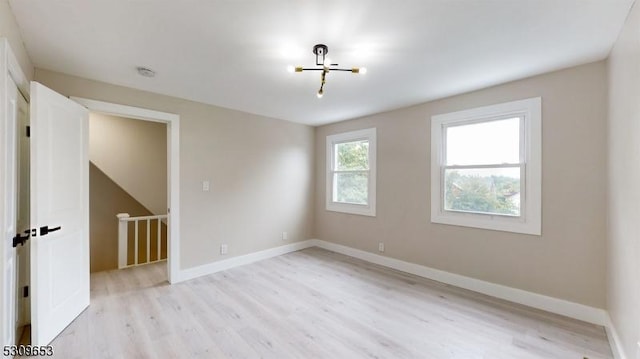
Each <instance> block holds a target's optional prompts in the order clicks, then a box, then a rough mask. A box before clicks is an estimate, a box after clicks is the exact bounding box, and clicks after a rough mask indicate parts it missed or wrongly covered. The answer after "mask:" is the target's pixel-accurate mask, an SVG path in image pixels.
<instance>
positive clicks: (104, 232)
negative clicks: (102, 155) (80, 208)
mask: <svg viewBox="0 0 640 359" xmlns="http://www.w3.org/2000/svg"><path fill="white" fill-rule="evenodd" d="M89 191H90V198H91V203H90V214H89V217H90V227H91V229H90V248H91V272H100V271H105V270H111V269H117V268H118V219H117V218H116V214H118V213H129V214H130V215H131V217H137V216H150V215H152V213H151V211H149V210H148V209H146V208H145V207H144V206H143V205H142V204H140V202H138V201H136V199H135V198H133V197H132V196H131V195H130V194H128V193H127V192H125V191H124V190H123V189H122V188H121V187H120V186H118V185H117V184H116V183H115V182H114V181H113V180H111V179H110V178H109V177H108V176H107V175H106V174H105V173H104V172H102V171H101V170H100V169H99V168H98V167H97V166H95V165H94V164H93V163H91V164H90V169H89ZM156 231H157V225H156V222H152V223H151V238H156ZM161 231H162V243H161V246H160V249H161V258H162V259H164V258H167V241H166V238H167V233H166V231H167V226H166V224H165V223H162V226H161ZM138 235H139V236H141V238H146V227H144V226H143V227H142V228H141V229H140V232H139V233H138ZM133 238H134V233H133V222H131V223H130V225H129V249H128V253H129V255H128V256H129V258H128V260H127V262H128V263H133V253H134V251H133V247H134V244H133ZM142 244H143V241H140V242H139V244H138V258H139V260H140V261H142V260H144V259H146V255H147V254H146V250H147V248H146V245H142ZM150 252H151V259H152V260H154V259H156V258H155V256H156V254H155V253H157V247H156V244H155V241H151V248H150Z"/></svg>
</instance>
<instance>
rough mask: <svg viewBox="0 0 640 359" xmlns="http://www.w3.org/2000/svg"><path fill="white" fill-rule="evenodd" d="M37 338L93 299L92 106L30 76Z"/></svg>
mask: <svg viewBox="0 0 640 359" xmlns="http://www.w3.org/2000/svg"><path fill="white" fill-rule="evenodd" d="M30 112H31V227H32V228H33V230H32V231H33V232H32V237H31V341H32V344H33V345H47V344H49V343H50V342H51V341H52V340H53V339H54V338H55V337H56V336H57V335H58V334H60V332H62V330H64V328H65V327H66V326H67V325H69V323H71V322H72V321H73V320H74V319H75V318H76V317H77V316H78V315H79V314H80V313H81V312H82V311H83V310H84V309H85V308H86V307H87V306H88V305H89V147H88V140H89V134H88V130H89V112H88V110H87V109H86V108H84V107H82V106H81V105H79V104H77V103H75V102H73V101H71V100H69V99H68V98H66V97H64V96H62V95H60V94H58V93H56V92H54V91H52V90H50V89H48V88H46V87H45V86H43V85H41V84H39V83H37V82H31V111H30Z"/></svg>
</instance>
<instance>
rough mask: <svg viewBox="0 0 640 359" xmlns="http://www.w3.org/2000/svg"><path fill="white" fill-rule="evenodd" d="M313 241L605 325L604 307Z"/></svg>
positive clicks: (368, 258)
mask: <svg viewBox="0 0 640 359" xmlns="http://www.w3.org/2000/svg"><path fill="white" fill-rule="evenodd" d="M312 243H313V245H315V246H317V247H320V248H324V249H327V250H330V251H332V252H337V253H342V254H345V255H348V256H351V257H355V258H359V259H362V260H364V261H367V262H371V263H375V264H379V265H382V266H385V267H389V268H393V269H396V270H399V271H402V272H407V273H411V274H415V275H417V276H420V277H424V278H428V279H432V280H436V281H438V282H442V283H446V284H450V285H454V286H456V287H460V288H465V289H469V290H472V291H474V292H478V293H482V294H486V295H490V296H492V297H496V298H500V299H505V300H508V301H511V302H514V303H518V304H523V305H526V306H529V307H533V308H537V309H541V310H545V311H547V312H551V313H556V314H560V315H564V316H567V317H570V318H574V319H579V320H582V321H585V322H589V323H593V324H597V325H602V326H604V325H606V324H607V322H606V318H607V313H606V311H605V310H604V309H599V308H594V307H590V306H586V305H583V304H579V303H574V302H570V301H567V300H564V299H558V298H553V297H549V296H546V295H542V294H537V293H533V292H528V291H525V290H522V289H516V288H511V287H507V286H504V285H500V284H495V283H490V282H486V281H483V280H479V279H475V278H470V277H466V276H463V275H459V274H454V273H450V272H445V271H442V270H438V269H434V268H429V267H426V266H422V265H419V264H415V263H409V262H405V261H401V260H399V259H394V258H390V257H385V256H381V255H379V254H374V253H370V252H366V251H362V250H359V249H354V248H351V247H347V246H343V245H340V244H335V243H331V242H327V241H323V240H318V239H314V240H312Z"/></svg>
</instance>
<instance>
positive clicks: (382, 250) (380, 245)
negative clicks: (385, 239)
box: [378, 242, 384, 252]
mask: <svg viewBox="0 0 640 359" xmlns="http://www.w3.org/2000/svg"><path fill="white" fill-rule="evenodd" d="M378 252H384V243H382V242H380V243H378Z"/></svg>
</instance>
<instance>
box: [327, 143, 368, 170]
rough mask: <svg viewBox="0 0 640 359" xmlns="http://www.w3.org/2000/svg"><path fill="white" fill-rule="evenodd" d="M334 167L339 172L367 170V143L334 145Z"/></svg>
mask: <svg viewBox="0 0 640 359" xmlns="http://www.w3.org/2000/svg"><path fill="white" fill-rule="evenodd" d="M334 150H335V152H334V153H335V156H336V167H335V169H336V170H338V171H340V170H368V169H369V141H368V140H362V141H354V142H345V143H338V144H336V145H335V148H334Z"/></svg>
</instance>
